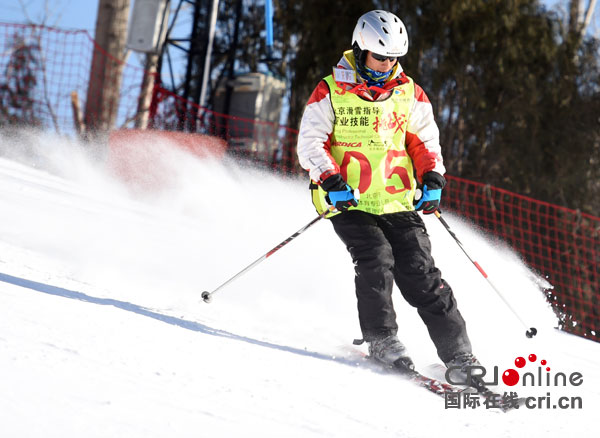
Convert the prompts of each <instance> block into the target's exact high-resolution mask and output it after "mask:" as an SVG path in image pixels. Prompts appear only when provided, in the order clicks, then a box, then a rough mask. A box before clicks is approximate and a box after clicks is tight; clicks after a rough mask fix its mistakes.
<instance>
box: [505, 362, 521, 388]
mask: <svg viewBox="0 0 600 438" xmlns="http://www.w3.org/2000/svg"><path fill="white" fill-rule="evenodd" d="M523 360H525V359H523ZM515 362H516V361H515ZM517 366H518V365H517ZM502 381H503V382H504V383H505V384H506V385H508V386H515V385H516V384H517V383H519V373H518V372H517V370H513V369H508V370H506V371H504V373H503V374H502Z"/></svg>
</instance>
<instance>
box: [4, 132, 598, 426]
mask: <svg viewBox="0 0 600 438" xmlns="http://www.w3.org/2000/svg"><path fill="white" fill-rule="evenodd" d="M0 140H1V141H2V145H3V146H2V151H3V152H2V154H3V155H4V158H0V211H1V215H0V371H1V372H2V376H3V378H2V379H0V393H1V394H2V397H1V398H0V436H3V437H61V438H65V437H81V436H86V437H108V436H110V437H165V436H177V437H232V436H235V437H237V436H257V437H259V436H260V437H367V436H369V437H370V436H376V437H431V436H437V435H439V434H440V433H443V434H445V435H446V436H450V437H453V436H461V437H465V436H467V437H469V436H473V437H480V436H487V437H514V436H518V435H527V436H545V437H562V436H584V435H587V434H588V432H587V431H588V430H589V429H590V427H593V425H592V419H593V418H592V415H593V414H592V413H593V412H595V410H596V409H597V408H598V407H599V406H600V405H599V403H598V401H599V398H600V397H599V395H600V390H599V389H598V388H599V387H600V385H599V383H600V382H598V380H599V379H598V377H597V375H596V371H597V370H598V368H599V366H600V346H599V345H598V344H597V343H594V342H591V341H588V340H585V339H582V338H578V337H575V336H572V335H569V334H566V333H564V332H559V331H557V330H556V329H555V328H554V327H555V326H556V318H555V317H554V315H553V313H552V311H551V310H550V308H549V307H548V305H547V304H546V303H545V300H544V296H543V293H542V292H541V291H540V288H539V284H543V283H545V282H546V279H541V278H539V277H538V276H537V274H535V273H533V272H531V271H529V270H528V269H527V268H526V267H525V266H524V265H523V263H522V262H521V261H520V259H519V257H518V256H517V255H515V253H513V252H512V251H510V250H509V249H507V248H506V247H505V246H504V245H502V244H501V243H500V242H498V241H495V240H492V239H490V238H489V236H486V235H485V234H483V233H481V232H479V231H478V230H477V229H476V228H474V227H473V226H472V225H470V224H469V223H468V222H466V221H464V220H462V219H461V218H460V217H457V216H455V215H452V214H445V216H446V218H447V221H448V222H449V223H450V226H451V227H452V229H453V230H454V231H455V232H456V234H457V235H458V236H459V238H460V239H461V241H462V242H463V244H464V245H465V247H466V248H467V250H468V251H469V252H470V253H471V255H472V256H473V258H475V259H476V260H477V261H478V262H479V263H480V264H481V265H482V266H483V268H484V269H485V270H486V272H487V273H488V275H489V276H490V278H491V279H492V280H493V281H494V283H495V284H496V285H497V286H498V287H499V289H500V290H502V291H503V293H504V294H505V295H506V297H507V299H509V300H510V302H511V304H512V305H513V306H514V307H515V309H516V310H517V311H518V312H519V314H520V315H521V316H522V318H523V319H524V320H525V321H526V322H527V324H528V325H532V326H535V327H537V328H538V331H539V334H538V336H537V337H536V338H534V339H527V338H525V336H524V332H525V328H524V327H523V326H522V325H520V323H519V322H518V320H516V319H515V317H514V316H513V315H512V313H511V312H510V311H509V310H508V308H507V306H506V305H505V304H504V303H503V302H502V301H501V299H500V298H499V297H498V296H497V295H496V294H495V292H494V291H493V290H492V289H491V288H490V287H489V285H488V284H487V282H486V281H485V280H484V279H483V278H482V276H481V275H480V274H479V272H478V271H477V270H476V269H475V268H474V267H473V265H472V264H471V263H470V262H469V261H468V259H467V258H466V257H465V256H464V255H463V254H462V252H461V251H460V248H458V246H457V245H456V243H455V242H454V240H452V238H451V237H450V236H449V235H448V233H447V232H446V230H445V229H444V228H443V227H442V225H441V224H440V223H439V222H438V221H437V219H435V218H432V217H426V218H425V221H426V224H427V227H428V232H429V234H430V235H431V239H432V243H433V251H434V257H435V259H436V262H437V265H438V267H439V268H440V269H441V270H442V272H443V275H444V277H445V278H446V279H447V280H448V282H449V283H450V284H451V285H452V287H453V289H454V291H455V295H456V297H457V300H458V302H459V307H460V309H461V312H462V313H463V315H464V317H465V319H466V321H467V325H468V329H469V334H470V336H471V339H472V342H473V346H474V352H475V354H477V356H478V357H479V358H480V360H481V361H482V362H483V363H484V364H486V365H488V368H491V367H493V366H494V365H497V366H498V369H499V372H500V373H502V371H503V370H505V369H507V368H515V367H514V359H515V358H516V357H518V356H523V357H527V356H528V355H529V354H530V353H534V354H536V355H537V357H538V362H539V360H540V359H542V358H544V359H546V360H547V361H548V365H549V366H550V367H551V369H552V370H553V373H554V372H558V371H562V372H564V373H566V374H570V373H572V372H580V373H581V374H582V375H583V384H582V385H581V386H571V385H567V386H566V387H562V386H560V387H554V386H552V387H547V386H545V385H542V386H538V387H522V386H516V387H513V388H509V387H506V386H501V387H500V388H499V390H501V391H502V390H508V391H510V390H516V391H517V392H518V393H519V395H521V396H530V395H531V396H545V395H546V394H547V393H548V392H549V393H550V394H551V401H552V403H553V404H554V403H555V402H556V401H557V400H558V398H559V397H560V396H562V395H564V396H569V397H571V396H577V397H581V399H582V402H583V409H546V408H544V409H524V408H522V409H519V410H518V411H512V412H510V413H507V414H502V413H498V412H493V411H491V410H486V409H485V408H484V407H480V408H477V409H466V408H463V409H445V406H444V400H443V399H441V398H439V397H437V396H435V395H433V394H430V393H428V392H427V391H425V390H423V389H421V388H417V387H415V386H413V385H412V384H410V383H408V382H405V381H404V380H402V379H401V378H398V377H396V376H393V375H386V374H383V373H380V372H377V370H376V369H373V367H369V366H368V365H367V364H365V363H364V361H363V360H362V359H361V356H360V354H358V352H357V350H360V351H363V352H364V351H366V348H365V346H361V347H354V346H352V345H351V342H352V339H354V338H356V337H360V331H359V328H358V321H357V316H356V304H355V296H354V284H353V283H354V278H353V267H352V263H351V260H350V257H349V255H348V254H347V252H346V250H345V248H344V247H343V245H342V244H341V242H340V241H339V240H338V238H337V236H335V233H334V232H333V229H332V227H331V225H330V224H328V223H326V221H323V222H322V223H318V224H317V225H315V226H314V227H313V228H311V229H310V230H308V231H307V232H306V233H305V234H303V235H302V236H300V237H298V238H297V239H296V240H294V242H292V243H290V244H289V245H288V246H286V247H285V248H283V249H281V250H280V251H279V252H278V253H277V254H276V255H274V256H273V257H271V258H269V259H268V260H266V261H265V262H263V263H261V264H260V265H258V266H257V267H256V268H255V269H253V270H252V271H250V272H248V273H247V274H246V275H245V276H243V277H241V278H240V279H238V280H237V281H236V282H234V283H231V284H230V285H228V286H227V287H226V288H225V289H223V290H221V291H220V292H219V293H218V294H215V296H214V301H213V302H212V303H211V304H205V303H203V302H202V301H201V298H200V293H201V292H202V291H203V290H209V291H210V290H213V289H214V288H216V287H217V286H218V285H220V284H221V283H222V282H224V281H225V280H226V279H228V278H229V277H231V276H232V275H234V274H235V273H237V272H238V271H239V270H241V269H242V268H244V267H245V266H247V265H248V264H249V263H251V262H252V261H254V260H256V259H257V258H258V257H259V256H261V255H263V254H264V253H266V252H267V251H268V250H270V249H271V248H273V247H274V246H275V245H277V244H278V243H279V242H281V241H282V240H284V239H285V238H286V237H288V236H289V235H291V234H292V233H293V232H295V231H297V230H298V229H299V228H301V227H302V226H303V225H305V224H306V223H308V222H309V221H310V220H311V219H313V218H314V217H315V216H316V213H315V212H314V210H313V209H312V205H311V204H310V199H309V198H310V197H309V193H308V190H307V188H306V187H307V183H306V181H305V180H304V179H281V178H279V177H276V176H273V175H270V174H267V173H264V172H261V171H260V170H257V169H251V168H244V167H240V166H238V165H236V164H235V163H225V164H224V163H221V162H216V161H212V160H210V159H204V160H199V159H197V158H194V157H191V156H188V155H186V154H184V153H181V152H178V151H174V150H172V149H171V148H170V147H169V146H168V145H155V147H157V148H159V150H160V151H161V155H160V156H161V160H160V161H161V162H160V166H159V167H158V168H159V169H160V172H164V173H166V174H168V178H166V179H165V184H164V186H161V187H155V188H154V190H146V191H143V190H138V191H135V192H132V191H130V190H129V189H127V188H126V187H125V186H124V185H122V184H121V183H120V182H119V181H118V180H117V179H116V178H114V177H113V176H111V174H110V172H107V171H106V170H105V169H104V168H103V165H102V164H101V163H102V160H100V159H98V158H96V159H91V158H90V156H88V154H86V153H84V152H83V150H84V148H82V147H81V145H78V144H77V143H74V142H72V141H67V140H65V139H63V138H59V137H55V136H52V135H51V134H43V135H36V134H30V135H29V137H28V142H27V148H24V147H23V146H22V145H21V143H19V142H18V140H15V139H13V138H10V137H2V138H0ZM157 164H158V163H157ZM153 170H154V169H152V168H145V169H143V171H144V172H152V171H153ZM548 281H550V283H551V281H552V279H548ZM395 303H396V307H397V309H396V310H397V313H398V322H399V325H400V332H399V335H400V337H401V339H402V340H403V341H404V342H405V343H406V344H407V346H408V348H409V350H410V351H411V354H412V357H413V359H414V361H415V363H416V365H417V368H420V369H424V368H425V367H426V366H427V365H429V364H432V363H435V362H438V359H437V357H436V354H435V350H434V348H433V345H432V343H431V341H430V340H429V337H428V335H427V332H426V329H425V327H424V325H423V324H422V322H421V321H420V319H419V317H418V315H417V314H416V312H415V310H414V309H412V308H410V307H409V306H408V305H407V304H406V303H405V302H404V301H403V300H402V298H401V296H400V294H399V292H398V291H397V290H395ZM527 370H529V371H534V372H535V371H536V370H537V364H535V365H534V364H528V365H527V366H526V368H524V369H523V372H525V371H527ZM552 375H553V374H552Z"/></svg>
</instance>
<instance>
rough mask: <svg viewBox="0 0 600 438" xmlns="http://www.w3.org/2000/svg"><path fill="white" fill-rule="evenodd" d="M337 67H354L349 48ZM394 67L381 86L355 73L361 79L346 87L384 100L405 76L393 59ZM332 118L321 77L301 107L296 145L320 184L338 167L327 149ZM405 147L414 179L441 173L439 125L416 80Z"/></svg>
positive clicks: (314, 178)
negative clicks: (431, 172) (302, 109)
mask: <svg viewBox="0 0 600 438" xmlns="http://www.w3.org/2000/svg"><path fill="white" fill-rule="evenodd" d="M337 67H338V68H344V69H352V70H355V67H354V57H353V55H352V51H351V50H350V51H347V52H345V53H344V56H342V59H341V60H340V61H339V63H338V65H337ZM394 69H395V71H394V72H392V75H390V78H388V80H387V81H386V83H385V85H384V86H383V87H381V88H379V87H370V90H369V87H367V85H366V83H365V82H363V81H362V78H360V76H359V75H358V73H356V77H357V79H358V80H359V81H360V82H359V83H356V84H347V85H348V87H347V89H348V91H350V92H353V93H355V94H358V95H359V96H360V97H362V98H363V99H365V100H370V101H377V100H384V99H386V98H388V97H389V96H390V94H391V90H392V89H393V87H394V86H396V85H397V84H398V82H399V81H400V82H401V81H402V80H406V75H405V74H404V72H403V71H402V67H401V66H400V64H399V63H396V66H395V67H394ZM372 92H374V94H372ZM334 121H335V115H334V112H333V107H332V104H331V96H330V95H329V87H328V86H327V83H326V82H325V81H323V80H322V81H320V82H319V84H318V85H317V87H316V88H315V89H314V91H313V92H312V95H311V96H310V99H309V101H308V103H307V105H306V108H305V110H304V114H303V116H302V121H301V123H300V132H299V134H298V148H297V152H298V158H299V162H300V165H301V166H302V167H303V168H304V169H306V170H307V171H308V172H309V175H310V178H311V179H312V180H313V181H315V182H317V183H319V184H320V183H321V182H323V181H324V180H325V179H326V178H327V177H329V176H331V175H334V174H336V173H339V171H340V169H339V165H338V163H336V162H335V160H334V159H333V157H332V156H331V153H330V148H331V135H332V133H333V127H334ZM406 150H407V153H408V155H409V156H410V157H411V159H412V161H413V165H414V168H415V170H416V173H417V179H418V180H419V181H420V182H422V179H421V178H422V176H423V174H425V173H427V172H429V171H435V172H437V173H439V174H440V175H443V174H444V173H445V172H446V169H445V168H444V164H443V159H442V153H441V147H440V140H439V129H438V127H437V124H436V122H435V120H434V117H433V108H432V106H431V102H430V101H429V98H428V97H427V95H426V94H425V92H424V91H423V89H422V88H421V87H420V86H419V85H417V84H415V100H414V105H413V108H412V110H411V112H410V114H409V116H408V124H407V128H406Z"/></svg>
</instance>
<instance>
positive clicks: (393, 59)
mask: <svg viewBox="0 0 600 438" xmlns="http://www.w3.org/2000/svg"><path fill="white" fill-rule="evenodd" d="M371 56H372V57H373V59H375V60H377V61H379V62H383V61H385V60H386V59H389V60H390V61H392V62H396V60H397V59H398V58H397V57H395V56H384V55H378V54H377V53H373V52H371Z"/></svg>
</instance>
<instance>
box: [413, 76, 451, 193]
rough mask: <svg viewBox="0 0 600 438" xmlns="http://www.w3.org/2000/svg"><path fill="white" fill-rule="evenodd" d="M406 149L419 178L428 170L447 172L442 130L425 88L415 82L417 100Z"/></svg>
mask: <svg viewBox="0 0 600 438" xmlns="http://www.w3.org/2000/svg"><path fill="white" fill-rule="evenodd" d="M406 151H407V152H408V155H409V156H410V157H411V159H412V161H413V165H414V167H415V170H416V172H417V179H418V180H419V181H420V182H422V181H423V179H422V178H423V175H424V174H426V173H427V172H431V171H434V172H437V173H439V174H440V175H443V174H444V173H446V168H445V167H444V161H443V158H442V148H441V146H440V131H439V129H438V126H437V124H436V123H435V120H434V118H433V107H432V106H431V102H430V101H429V98H428V97H427V95H426V94H425V92H424V91H423V89H422V88H421V87H420V86H418V85H417V84H415V101H414V105H413V109H412V112H411V115H410V119H409V121H408V126H407V129H406Z"/></svg>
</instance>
